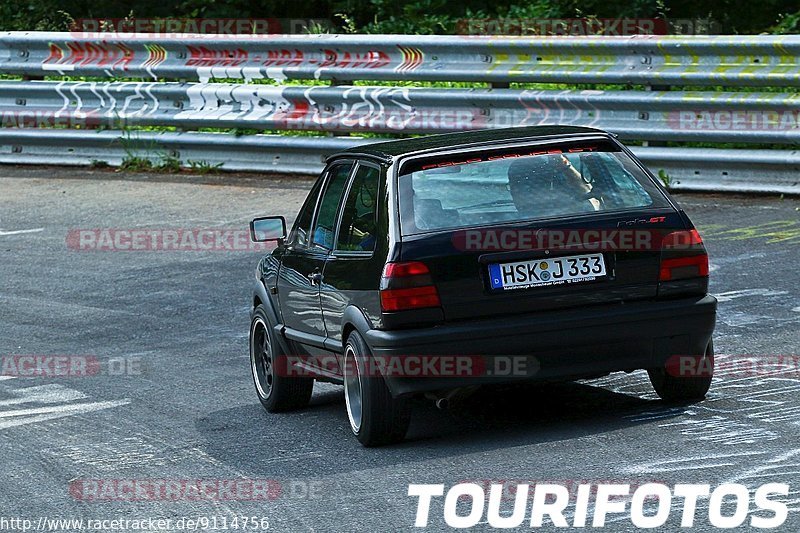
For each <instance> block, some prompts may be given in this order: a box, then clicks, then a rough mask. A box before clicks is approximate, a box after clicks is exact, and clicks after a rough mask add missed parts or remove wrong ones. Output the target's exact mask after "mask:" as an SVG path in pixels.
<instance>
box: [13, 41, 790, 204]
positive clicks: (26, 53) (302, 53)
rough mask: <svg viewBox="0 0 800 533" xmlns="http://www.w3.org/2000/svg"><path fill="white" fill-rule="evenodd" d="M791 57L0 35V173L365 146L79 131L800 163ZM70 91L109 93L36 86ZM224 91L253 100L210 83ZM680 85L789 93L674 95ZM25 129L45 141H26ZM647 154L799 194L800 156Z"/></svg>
mask: <svg viewBox="0 0 800 533" xmlns="http://www.w3.org/2000/svg"><path fill="white" fill-rule="evenodd" d="M797 57H800V36H797V35H794V36H781V37H776V36H715V37H712V36H697V37H683V36H680V37H678V36H675V37H664V36H634V37H619V38H618V37H586V38H583V37H581V38H573V37H557V38H554V37H527V36H526V37H473V36H458V37H444V36H404V35H391V36H388V35H303V36H298V35H294V36H272V35H271V36H268V37H266V38H265V37H264V36H250V37H247V36H237V37H235V38H232V37H227V36H218V35H184V36H180V37H172V38H158V37H155V36H153V35H148V34H102V33H101V34H93V35H92V34H83V33H81V32H76V33H46V32H10V33H0V73H1V74H11V75H21V76H23V77H24V78H25V79H24V80H23V81H2V82H0V119H2V123H1V124H0V126H3V127H2V128H0V161H2V162H11V163H24V162H31V163H55V164H87V163H89V162H90V161H91V160H93V159H94V160H104V161H107V162H108V163H110V164H120V163H121V162H122V161H123V160H124V159H126V158H130V157H131V156H132V151H135V152H136V155H137V156H141V154H140V152H141V151H142V150H144V152H145V153H146V154H148V153H154V154H177V155H174V156H172V157H176V158H178V159H181V160H182V161H183V162H184V164H186V163H187V162H188V161H192V160H194V161H205V162H206V163H209V164H212V165H216V164H220V163H221V164H222V168H225V169H230V170H258V171H265V170H273V171H277V172H285V173H313V172H316V171H317V170H318V169H319V167H320V165H321V159H320V157H321V154H324V153H327V152H329V151H331V150H333V149H336V148H334V145H336V146H346V145H348V144H349V143H355V142H365V141H363V140H357V139H352V138H349V139H342V138H339V139H332V138H325V137H300V136H278V137H273V136H264V135H260V136H242V137H234V136H231V135H223V134H219V135H214V134H203V133H189V132H182V133H178V132H163V133H153V132H145V131H134V130H130V131H83V130H85V129H86V128H97V127H102V128H111V129H112V130H114V129H118V128H127V127H134V128H135V127H141V126H169V127H174V128H178V129H180V130H192V129H200V128H238V129H256V130H287V131H296V130H315V131H325V132H331V133H350V132H388V133H404V134H408V133H426V132H442V131H458V130H468V129H482V128H497V127H507V126H517V125H535V124H572V125H585V126H594V127H598V128H601V129H606V130H608V131H612V132H614V133H617V134H618V135H620V136H621V137H622V138H623V139H630V140H639V141H648V142H649V141H656V142H657V141H678V142H698V141H703V142H737V143H739V142H741V143H769V144H787V145H797V143H798V141H800V127H798V126H799V124H800V106H799V105H798V103H800V96H798V94H797V91H796V90H795V88H796V87H798V86H800V62H799V61H797ZM64 76H72V77H100V78H106V79H109V81H92V82H79V81H35V80H34V78H42V77H48V78H51V77H64ZM137 78H138V79H139V80H138V81H123V80H136V79H137ZM142 78H143V79H145V80H147V81H141V79H142ZM213 79H224V80H231V79H234V80H246V81H252V82H253V83H241V82H237V83H210V82H209V80H213ZM288 79H306V80H316V81H317V82H318V81H320V80H329V81H331V83H332V84H333V85H334V86H320V85H316V86H310V87H302V86H296V85H285V86H276V85H274V84H271V83H270V82H267V83H265V82H263V80H273V81H275V80H277V81H278V82H283V81H285V80H288ZM154 80H155V81H154ZM163 80H178V82H169V81H163ZM187 80H199V82H198V83H194V82H192V83H187V82H186V81H187ZM257 80H262V81H261V82H258V83H255V82H256V81H257ZM355 81H373V82H375V81H403V82H406V81H414V82H447V81H463V82H489V83H492V84H493V86H494V87H496V88H493V89H485V88H483V89H460V88H408V87H389V86H386V87H383V86H382V87H365V86H341V84H342V83H345V82H350V83H351V82H355ZM514 82H521V83H522V82H524V83H538V82H546V83H549V82H552V83H565V84H578V83H596V84H640V85H646V86H649V88H650V89H653V90H647V91H637V90H613V91H600V90H583V91H579V90H564V91H559V90H544V91H543V90H521V89H511V88H508V87H509V84H511V83H514ZM669 85H679V86H688V87H693V86H712V85H713V86H726V87H734V86H737V87H747V88H755V87H767V86H772V87H778V86H784V87H791V88H792V89H791V90H786V91H784V92H769V91H768V90H760V91H758V92H751V91H742V92H731V91H730V90H729V91H727V92H714V91H700V92H690V91H681V90H678V91H671V90H663V89H669V88H670V87H667V86H669ZM501 87H506V88H501ZM10 126H11V128H10ZM28 126H45V127H46V128H42V127H38V128H33V129H28V130H26V129H24V128H25V127H28ZM20 127H21V128H20ZM62 127H66V128H73V129H72V130H69V129H61V128H62ZM133 137H135V138H133ZM337 143H338V144H337ZM145 145H146V146H145ZM635 151H636V152H637V153H638V154H639V155H640V156H641V157H642V158H643V159H644V160H645V162H646V163H648V164H649V165H651V167H652V168H653V169H654V170H656V171H657V170H664V171H665V172H667V174H669V175H670V176H671V177H672V179H673V186H674V187H676V188H681V189H689V188H695V189H705V190H737V191H742V192H750V191H764V192H782V193H793V194H794V193H797V191H798V183H797V178H795V176H797V175H798V168H800V167H799V166H798V161H797V152H792V151H769V150H766V151H765V150H721V149H689V148H658V147H653V146H649V147H642V148H636V149H635ZM145 156H146V157H148V156H147V155H145Z"/></svg>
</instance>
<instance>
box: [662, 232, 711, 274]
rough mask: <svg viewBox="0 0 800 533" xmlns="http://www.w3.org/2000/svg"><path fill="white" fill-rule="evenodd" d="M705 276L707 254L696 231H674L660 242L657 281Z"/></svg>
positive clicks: (706, 272)
mask: <svg viewBox="0 0 800 533" xmlns="http://www.w3.org/2000/svg"><path fill="white" fill-rule="evenodd" d="M665 252H666V253H665ZM707 276H708V254H707V253H706V249H705V246H703V239H702V238H701V237H700V234H699V233H698V232H697V230H696V229H692V230H687V231H675V232H672V233H670V234H668V235H666V236H665V237H664V239H663V240H662V241H661V268H660V270H659V274H658V280H659V281H675V280H679V279H688V278H703V277H707Z"/></svg>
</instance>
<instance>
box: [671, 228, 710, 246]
mask: <svg viewBox="0 0 800 533" xmlns="http://www.w3.org/2000/svg"><path fill="white" fill-rule="evenodd" d="M698 247H700V249H703V239H702V237H700V234H699V233H698V232H697V230H696V229H690V230H686V231H673V232H672V233H668V234H667V235H666V236H664V238H663V239H662V241H661V248H662V249H664V250H692V249H697V248H698Z"/></svg>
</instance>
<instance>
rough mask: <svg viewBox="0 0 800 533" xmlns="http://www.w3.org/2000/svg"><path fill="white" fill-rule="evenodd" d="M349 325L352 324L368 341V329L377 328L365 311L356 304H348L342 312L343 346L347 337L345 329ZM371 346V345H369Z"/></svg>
mask: <svg viewBox="0 0 800 533" xmlns="http://www.w3.org/2000/svg"><path fill="white" fill-rule="evenodd" d="M348 325H352V326H353V327H354V328H355V329H356V331H358V333H359V334H360V335H361V337H363V338H364V342H366V335H367V331H369V330H371V329H375V328H374V327H373V326H372V322H370V320H369V319H368V318H367V316H366V315H365V314H364V312H363V311H362V310H361V309H359V308H358V307H356V306H355V305H348V306H347V307H346V308H345V310H344V313H343V314H342V347H344V343H345V342H346V341H347V339H346V338H345V336H344V331H345V329H347V326H348ZM368 346H369V345H368Z"/></svg>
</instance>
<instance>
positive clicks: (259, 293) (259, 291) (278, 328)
mask: <svg viewBox="0 0 800 533" xmlns="http://www.w3.org/2000/svg"><path fill="white" fill-rule="evenodd" d="M253 298H254V299H255V298H258V299H259V300H260V301H261V305H262V306H264V311H265V312H266V313H267V321H268V322H269V324H268V325H269V326H270V327H271V328H272V331H273V333H275V340H276V341H277V342H278V344H279V345H280V347H281V350H282V351H283V353H284V354H291V353H292V352H291V349H290V348H289V343H288V342H287V340H286V338H285V337H284V336H283V333H282V329H283V324H281V323H280V320H279V319H278V313H277V311H276V309H275V304H273V303H272V299H271V298H270V297H269V295H268V294H267V288H266V287H264V284H263V283H262V282H261V280H255V285H254V286H253ZM254 313H255V307H253V308H252V309H251V310H250V320H251V321H252V320H253V315H254Z"/></svg>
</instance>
